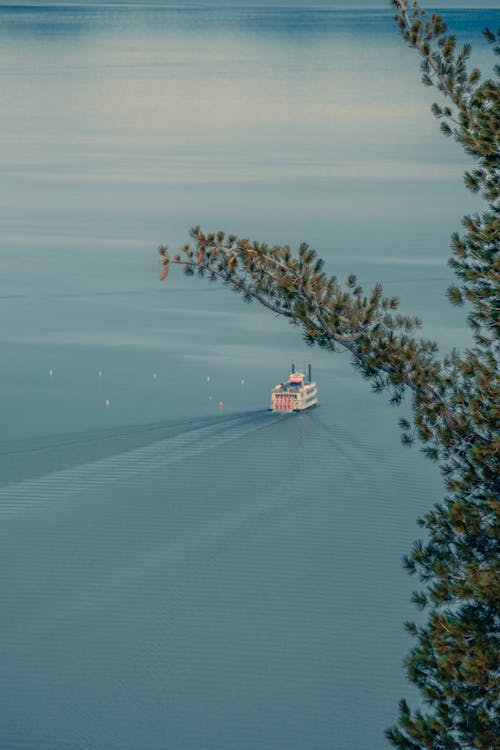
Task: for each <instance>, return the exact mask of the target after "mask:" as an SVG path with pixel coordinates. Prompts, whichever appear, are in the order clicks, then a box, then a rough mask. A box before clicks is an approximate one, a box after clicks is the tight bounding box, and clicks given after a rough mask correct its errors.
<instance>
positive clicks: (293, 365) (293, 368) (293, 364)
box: [292, 360, 295, 374]
mask: <svg viewBox="0 0 500 750" xmlns="http://www.w3.org/2000/svg"><path fill="white" fill-rule="evenodd" d="M294 372H295V362H294V361H293V360H292V374H293V373H294Z"/></svg>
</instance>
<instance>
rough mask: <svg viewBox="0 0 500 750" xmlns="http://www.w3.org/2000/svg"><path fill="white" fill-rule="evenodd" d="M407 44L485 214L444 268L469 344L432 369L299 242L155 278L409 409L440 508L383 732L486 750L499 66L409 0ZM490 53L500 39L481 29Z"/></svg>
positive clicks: (378, 299) (239, 241) (418, 556)
mask: <svg viewBox="0 0 500 750" xmlns="http://www.w3.org/2000/svg"><path fill="white" fill-rule="evenodd" d="M392 6H393V8H394V10H395V19H396V21H397V24H398V26H399V28H400V31H401V34H402V36H403V38H404V39H405V40H406V42H407V43H408V44H409V45H410V46H411V47H413V48H414V49H415V50H416V51H417V52H418V53H419V55H420V56H421V58H422V63H421V67H422V80H423V82H424V84H425V85H427V86H433V87H435V88H436V89H437V90H438V91H439V92H440V94H441V95H442V99H443V102H442V103H440V104H438V103H436V104H434V105H433V107H432V111H433V114H434V115H435V116H436V117H437V118H439V119H440V120H441V130H442V131H443V133H444V134H445V135H448V136H452V137H453V138H454V139H455V140H456V141H457V142H458V143H459V144H460V145H461V146H462V147H463V149H464V151H465V152H466V154H468V155H469V156H470V157H471V160H472V169H471V170H470V171H469V172H467V173H466V174H465V184H466V185H467V187H468V188H469V189H470V190H471V191H472V192H474V193H479V194H480V195H481V196H482V198H483V200H484V209H483V211H482V212H481V213H477V214H474V215H471V216H466V217H464V220H463V225H464V232H463V234H462V235H459V234H455V235H453V237H452V255H451V258H450V261H449V264H450V266H451V268H452V269H453V272H454V274H455V277H456V281H455V283H454V284H453V285H452V286H451V287H450V289H449V290H448V297H449V299H450V301H451V303H452V304H455V305H459V304H464V303H465V304H466V305H467V309H468V323H469V325H470V327H471V329H472V332H473V342H474V343H473V346H472V347H471V348H470V349H468V350H466V351H465V352H463V353H460V352H457V351H452V352H450V354H448V355H447V356H445V357H444V358H441V357H439V356H438V354H437V345H436V344H435V343H434V342H432V341H428V340H426V339H422V338H419V337H418V335H417V331H418V328H419V327H420V321H419V320H418V319H417V318H412V317H409V316H403V315H400V314H399V313H398V312H397V309H398V300H397V299H395V298H391V297H386V296H385V295H384V294H383V290H382V287H381V285H380V284H377V285H376V286H375V287H374V288H373V289H372V290H371V291H370V292H369V293H365V292H364V291H363V289H362V287H361V285H360V284H358V282H357V279H356V277H355V276H350V277H349V278H348V279H347V282H346V284H344V285H342V284H340V283H339V282H338V281H337V279H336V277H335V276H327V275H326V274H325V272H324V270H323V262H322V261H321V260H320V259H318V258H317V257H316V253H315V251H314V250H313V249H312V248H310V247H309V246H308V245H306V244H302V245H301V246H300V247H299V249H298V253H297V255H292V253H291V251H290V248H289V247H286V246H285V247H282V246H274V247H269V246H268V245H266V244H261V243H259V242H251V241H250V240H248V239H244V238H238V237H236V236H234V235H230V236H227V237H226V236H225V235H224V233H222V232H218V233H217V234H211V233H205V232H203V231H202V230H201V229H200V228H199V227H195V228H194V229H193V230H192V232H191V236H192V238H193V240H194V243H195V247H194V248H191V247H190V246H186V247H185V248H184V253H185V256H182V257H181V255H174V256H173V257H171V256H170V255H169V253H168V249H167V248H166V247H165V246H162V247H161V248H160V253H161V255H162V261H161V262H162V264H163V265H164V266H165V267H168V266H169V265H170V264H178V265H182V266H183V267H184V271H185V272H186V273H187V274H189V275H192V274H193V273H194V271H198V272H205V271H206V272H208V274H209V278H210V280H211V281H215V280H217V278H220V279H222V280H223V281H224V282H225V283H226V284H227V285H229V286H230V287H231V288H233V289H234V290H235V291H237V292H241V293H242V294H243V295H244V298H245V300H246V301H251V300H257V301H258V302H260V303H261V304H263V305H265V306H266V307H268V308H269V309H270V310H272V311H273V312H275V313H278V314H281V315H284V316H286V317H288V318H289V319H290V320H291V322H292V323H294V324H296V325H298V326H300V327H301V329H302V332H303V336H304V338H305V340H306V341H307V342H308V343H310V344H316V345H318V346H321V347H323V348H326V349H329V350H331V351H335V350H336V349H343V350H348V351H349V352H350V353H351V355H352V360H353V365H354V366H355V368H356V369H358V370H359V371H360V372H361V374H362V375H363V376H365V377H366V378H368V379H370V380H371V382H372V385H373V387H374V389H375V390H386V391H387V392H388V394H389V398H390V400H391V402H393V403H396V404H397V403H399V402H400V401H401V399H402V397H403V395H404V394H405V393H408V394H410V396H411V400H412V410H413V417H412V420H411V422H410V421H408V420H401V423H400V424H401V427H402V429H403V440H404V442H406V443H408V444H410V443H412V442H413V441H414V440H415V438H418V439H419V441H420V442H421V444H422V446H423V450H424V452H425V453H426V454H427V456H428V457H429V458H430V459H431V460H433V461H435V462H437V463H438V464H439V466H440V468H441V471H442V473H443V476H444V479H445V486H446V496H445V497H444V499H443V500H442V502H441V503H439V504H437V505H436V506H435V507H434V508H433V509H432V510H430V511H429V512H428V513H427V514H426V515H425V516H424V517H423V518H422V519H420V520H419V523H420V525H421V526H422V527H423V528H424V529H425V542H420V541H418V542H416V543H415V545H414V547H413V550H412V551H411V553H410V554H409V555H408V557H407V558H405V560H404V565H405V567H406V568H407V569H408V571H409V572H410V573H412V574H415V575H416V577H417V579H418V580H419V581H420V589H419V590H418V591H416V592H415V593H414V597H413V600H414V603H415V605H416V607H417V608H418V609H419V610H422V611H423V612H424V613H425V620H423V621H422V622H423V624H415V623H413V622H410V623H407V624H406V628H407V630H408V632H409V633H410V635H411V636H412V638H413V639H414V641H415V644H414V647H413V649H412V651H411V652H410V654H409V656H408V658H407V660H406V668H407V673H408V677H409V679H410V680H411V681H412V682H413V683H415V684H416V685H417V686H418V688H419V690H420V693H421V696H422V705H421V706H420V708H419V709H416V710H412V709H411V708H410V707H409V706H408V705H407V703H406V702H405V701H404V700H403V701H401V703H400V713H399V724H398V726H395V727H392V728H390V729H389V730H388V731H387V737H388V739H389V740H390V742H391V743H392V744H393V745H394V746H395V747H398V748H400V749H401V750H422V749H423V748H432V749H433V750H469V749H470V750H472V749H476V750H493V748H495V747H497V746H498V745H497V743H498V738H499V737H500V719H499V715H498V708H499V695H500V663H499V637H498V633H499V620H500V614H499V601H500V576H499V570H500V565H499V547H500V525H499V513H500V500H499V495H500V492H499V490H500V480H499V477H500V472H499V455H500V435H499V429H498V427H499V418H500V387H499V378H498V371H499V332H500V329H499V313H500V257H499V230H500V217H499V211H498V199H499V188H498V176H499V170H500V149H499V134H500V117H499V99H500V97H499V90H500V87H499V82H498V77H499V73H500V67H499V66H498V65H497V66H495V69H494V77H492V78H488V79H486V80H481V74H480V72H479V71H478V70H477V69H472V70H469V67H468V60H469V57H470V46H469V45H465V46H464V47H463V48H462V49H457V43H456V39H455V37H454V36H453V35H452V34H450V33H448V30H447V27H446V24H445V22H444V20H443V19H442V18H441V16H440V15H438V14H437V13H432V14H430V16H429V15H428V14H427V13H426V12H425V11H424V10H423V9H422V8H421V7H420V6H419V4H418V3H417V2H413V0H392ZM485 37H486V39H487V41H488V42H489V43H490V44H491V46H492V48H493V51H494V53H495V54H497V55H498V54H499V52H500V45H499V37H498V35H496V34H495V33H494V32H492V31H489V30H487V31H485Z"/></svg>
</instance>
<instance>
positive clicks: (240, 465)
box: [0, 2, 498, 750]
mask: <svg viewBox="0 0 500 750" xmlns="http://www.w3.org/2000/svg"><path fill="white" fill-rule="evenodd" d="M447 17H448V20H449V22H450V25H451V26H452V27H453V29H454V30H456V31H457V33H458V34H459V36H460V38H464V39H465V38H469V37H470V38H472V40H473V41H475V42H476V48H477V58H476V59H477V61H478V62H479V64H481V65H482V64H484V61H485V59H487V58H485V52H484V51H482V50H483V44H482V41H481V37H480V30H481V29H482V28H483V27H484V26H485V25H490V26H492V27H495V26H496V24H497V22H498V13H496V12H495V11H453V12H452V11H449V12H448V14H447ZM0 63H1V64H0V71H1V72H0V76H1V84H0V86H1V95H2V125H1V128H2V130H1V133H2V138H1V139H0V163H1V166H2V180H1V183H0V222H1V250H0V252H1V255H0V263H1V274H0V310H1V320H2V324H1V327H0V345H1V352H2V354H1V358H0V377H1V383H2V387H1V390H0V414H1V416H2V428H3V430H2V440H1V443H0V469H1V479H0V556H1V564H0V579H1V580H0V586H1V594H2V615H1V625H0V651H1V656H0V660H1V664H2V670H1V675H0V705H1V706H2V708H1V713H2V716H1V720H0V746H1V747H2V748H6V750H17V748H33V749H34V750H63V749H64V750H67V749H68V748H72V749H73V748H75V749H76V748H78V749H79V750H83V749H85V750H90V749H92V750H115V749H116V750H118V748H120V750H123V749H124V748H126V749H127V750H128V749H130V750H132V749H133V750H136V749H137V748H140V749H141V750H150V749H151V750H152V749H153V748H155V749H156V748H158V749H159V748H162V749H163V748H168V749H169V750H177V749H180V748H185V749H186V750H197V749H200V750H201V748H203V750H208V748H213V749H214V750H229V749H233V748H238V750H255V748H262V749H264V748H266V749H269V750H277V749H278V748H286V750H298V749H299V748H300V749H301V750H302V749H303V750H312V748H317V749H318V750H320V749H321V750H323V749H325V750H326V748H328V749H331V750H353V749H356V750H357V749H362V748H363V749H364V748H366V749H367V750H368V749H369V750H378V749H379V748H385V747H387V743H386V741H385V739H384V736H383V731H384V728H385V727H387V726H388V725H389V724H391V723H392V722H394V720H395V717H396V714H397V702H398V700H399V699H400V698H401V697H402V696H406V697H408V698H410V699H411V700H414V699H415V696H414V693H413V692H412V690H411V688H410V687H409V686H408V685H407V683H406V680H405V676H404V672H403V670H402V666H401V665H402V661H403V658H404V655H405V653H406V652H407V651H408V649H409V646H410V643H409V641H408V639H407V637H406V635H405V633H404V631H403V622H404V620H405V619H408V618H411V617H413V616H414V611H413V608H412V606H411V605H410V603H409V602H410V596H411V591H412V589H413V587H414V585H415V584H414V582H413V581H412V580H411V579H409V578H408V577H407V576H406V575H405V573H404V572H403V571H402V570H401V567H400V560H401V556H402V555H403V554H404V553H405V552H407V551H408V549H409V548H410V546H411V542H412V540H413V539H415V538H416V537H417V536H418V533H419V532H418V529H417V527H416V524H415V520H416V518H417V516H418V515H419V514H420V513H422V512H424V511H425V509H427V508H428V507H429V506H430V505H432V504H433V503H434V502H435V501H437V500H439V498H440V496H441V484H440V479H439V476H438V474H437V472H436V470H435V468H434V467H433V466H432V465H431V464H429V463H428V462H426V461H425V460H424V459H423V458H422V456H421V455H420V454H419V453H418V450H417V449H414V450H412V451H408V450H406V449H403V448H402V447H401V445H400V442H399V433H398V427H397V419H398V417H399V416H400V415H401V412H398V411H394V410H391V408H390V407H389V406H387V404H386V402H385V400H384V398H383V397H376V396H374V395H372V394H371V392H370V388H369V385H368V384H366V383H365V382H363V381H361V380H360V379H359V378H358V377H357V376H356V375H355V374H354V373H353V372H352V370H351V368H350V365H349V360H348V357H347V356H346V355H342V354H339V355H337V356H333V355H325V354H323V353H321V352H315V351H312V352H311V351H310V350H308V349H307V348H306V347H305V346H304V345H303V344H302V342H301V338H300V335H299V334H298V333H297V331H296V330H295V329H293V328H292V327H290V326H289V325H287V324H286V322H284V321H282V320H279V319H277V318H275V317H273V316H272V315H271V314H270V313H268V312H266V311H264V310H261V309H259V308H258V307H257V306H255V305H252V306H246V305H243V304H242V303H241V300H240V299H239V298H238V297H237V296H235V295H233V294H230V293H229V292H228V291H227V290H225V289H224V288H222V287H217V286H216V287H210V286H208V285H207V284H206V282H204V281H197V280H186V279H185V278H184V277H183V276H182V274H181V273H179V272H175V271H174V270H173V271H172V273H171V275H170V276H169V279H168V283H167V282H165V284H163V285H162V284H160V283H159V281H158V276H159V266H158V257H157V255H156V249H155V248H156V247H157V245H158V244H159V243H161V242H168V243H169V244H170V245H171V246H172V247H175V246H176V245H181V244H182V243H183V242H184V241H185V240H186V237H187V233H188V230H189V228H190V227H191V226H193V225H195V224H201V225H202V226H204V227H206V228H207V229H218V228H223V229H226V230H228V231H234V232H236V233H238V234H240V235H241V236H250V237H252V238H256V239H261V240H265V241H268V242H271V243H274V242H279V243H288V244H290V245H291V246H296V245H298V243H300V242H301V241H302V240H306V241H308V242H309V243H310V244H312V245H313V246H314V247H316V249H317V250H318V252H319V254H320V255H322V256H323V257H324V258H325V259H326V261H327V267H328V269H329V270H330V271H331V272H332V273H336V274H338V276H339V277H340V278H342V277H344V276H346V275H347V274H348V273H350V272H354V273H356V274H357V275H358V276H359V278H360V279H362V280H363V282H364V283H366V284H367V285H371V284H373V283H374V282H375V281H381V282H382V283H383V284H384V286H385V289H386V290H387V291H388V292H390V293H394V294H397V295H399V296H400V297H401V301H402V307H403V309H404V310H405V311H408V312H413V313H416V314H419V315H421V317H422V318H423V319H424V322H425V329H424V332H425V334H426V335H428V336H430V337H435V338H437V339H438V340H439V341H440V342H442V345H443V348H444V349H447V348H449V347H451V346H458V347H463V346H464V345H466V344H467V338H466V335H465V331H464V326H463V320H464V312H463V311H460V310H459V311H457V310H453V309H451V308H450V307H449V305H448V304H447V303H446V301H445V299H444V292H445V290H446V287H447V286H448V284H449V283H450V280H451V279H450V276H449V272H448V270H447V267H446V260H447V256H448V245H449V235H450V234H451V232H453V231H455V230H456V229H457V228H458V227H459V225H460V218H461V216H462V214H463V213H465V212H467V211H471V210H474V208H475V206H474V203H473V199H472V198H471V196H470V195H469V194H467V193H466V191H465V189H464V188H463V186H462V178H461V175H462V172H463V170H464V167H465V166H466V164H465V162H464V160H463V157H462V155H461V153H460V151H459V149H458V147H457V146H456V145H455V144H454V143H453V142H451V141H446V140H444V139H443V138H442V137H440V135H439V132H438V127H437V124H436V122H435V121H434V120H433V118H432V117H431V115H430V114H429V104H430V102H431V101H433V96H432V92H429V91H428V90H425V89H423V88H422V86H421V85H420V84H419V72H418V61H417V60H416V58H415V56H414V55H413V54H412V52H411V51H409V50H408V49H406V48H405V46H404V44H403V43H402V41H401V40H400V39H399V37H398V35H397V33H396V32H395V30H394V28H393V23H392V21H391V18H390V13H387V12H385V11H364V12H362V11H346V10H339V9H335V7H334V4H333V3H326V2H323V3H321V4H320V3H318V4H314V3H313V4H310V6H308V9H306V10H304V9H303V8H301V7H300V5H297V4H295V5H287V4H286V3H281V4H274V3H272V2H270V3H268V4H265V5H264V4H262V5H255V6H248V5H246V4H242V3H241V4H240V3H233V2H226V3H217V2H215V3H208V2H207V3H202V2H198V3H188V4H184V3H162V4H158V3H156V4H155V3H148V4H140V3H128V4H126V5H125V4H124V5H121V4H117V3H105V2H104V3H99V4H82V5H74V4H73V5H64V4H62V3H60V4H57V5H56V4H52V5H47V6H42V5H38V6H30V5H26V4H25V5H23V6H17V5H16V6H14V5H12V6H10V5H7V4H6V3H3V4H2V6H1V7H0ZM311 355H312V357H313V361H314V371H315V376H316V379H317V380H318V382H319V389H320V401H321V404H320V407H319V408H318V409H317V410H315V411H314V412H311V413H308V414H304V415H300V416H283V415H281V416H280V415H273V414H270V413H269V412H268V411H266V409H267V406H268V398H269V389H270V387H271V386H272V385H273V384H274V383H275V382H278V381H279V380H281V379H283V378H284V377H285V376H286V375H287V374H288V367H289V363H290V360H291V359H295V360H296V361H297V363H299V364H300V363H302V362H304V361H305V360H306V359H307V358H308V357H309V356H311ZM219 402H223V407H222V408H220V407H219V406H218V404H219Z"/></svg>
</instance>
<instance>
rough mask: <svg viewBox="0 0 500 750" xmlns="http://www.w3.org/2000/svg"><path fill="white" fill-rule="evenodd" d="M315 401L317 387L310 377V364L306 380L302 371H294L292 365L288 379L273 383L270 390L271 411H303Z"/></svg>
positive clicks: (314, 403) (313, 404) (316, 401)
mask: <svg viewBox="0 0 500 750" xmlns="http://www.w3.org/2000/svg"><path fill="white" fill-rule="evenodd" d="M317 403H318V389H317V387H316V383H315V382H314V381H313V380H312V378H311V365H309V375H308V378H307V380H306V376H305V375H304V373H303V372H295V367H294V365H292V373H291V375H290V377H289V378H288V380H287V381H286V382H285V383H279V384H278V385H275V386H274V388H273V389H272V391H271V411H286V412H292V411H303V410H304V409H310V408H311V406H315V405H316V404H317Z"/></svg>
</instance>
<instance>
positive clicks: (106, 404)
mask: <svg viewBox="0 0 500 750" xmlns="http://www.w3.org/2000/svg"><path fill="white" fill-rule="evenodd" d="M104 404H105V406H106V409H108V408H109V398H107V399H106V401H105V402H104Z"/></svg>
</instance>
